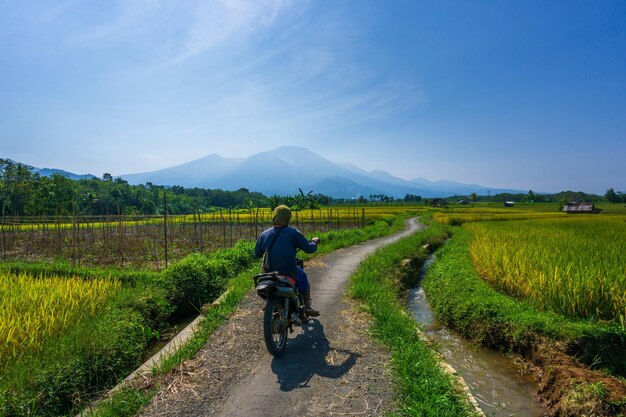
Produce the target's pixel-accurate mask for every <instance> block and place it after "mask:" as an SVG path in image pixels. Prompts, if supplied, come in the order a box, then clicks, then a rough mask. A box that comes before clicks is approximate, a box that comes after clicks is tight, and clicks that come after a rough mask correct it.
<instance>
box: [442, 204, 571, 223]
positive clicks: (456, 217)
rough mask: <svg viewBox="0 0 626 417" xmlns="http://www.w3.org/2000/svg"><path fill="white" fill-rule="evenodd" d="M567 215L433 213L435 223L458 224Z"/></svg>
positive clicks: (513, 211) (483, 211) (470, 211)
mask: <svg viewBox="0 0 626 417" xmlns="http://www.w3.org/2000/svg"><path fill="white" fill-rule="evenodd" d="M563 217H567V214H566V213H561V212H556V211H555V212H547V211H530V210H519V209H517V208H515V209H509V210H503V209H464V210H463V209H459V210H446V211H440V212H437V213H434V214H433V220H435V221H436V222H437V223H441V224H448V225H451V226H460V225H462V224H464V223H474V222H486V221H489V222H493V221H498V222H502V221H508V220H533V219H558V218H563Z"/></svg>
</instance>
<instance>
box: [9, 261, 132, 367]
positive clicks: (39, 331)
mask: <svg viewBox="0 0 626 417" xmlns="http://www.w3.org/2000/svg"><path fill="white" fill-rule="evenodd" d="M119 290H120V285H119V282H118V281H116V280H102V279H95V280H90V281H84V280H81V279H79V278H76V277H71V278H61V277H54V276H53V277H47V278H44V277H40V278H35V277H33V276H30V275H27V274H23V273H22V274H18V275H16V274H6V273H0V294H2V297H0V341H2V343H1V344H0V371H4V370H5V369H4V368H5V367H6V366H7V365H8V364H12V363H14V362H15V361H17V360H19V359H20V358H22V357H24V356H31V355H34V354H36V353H37V352H39V351H40V349H41V347H42V344H43V343H44V341H45V340H47V339H48V338H49V337H51V336H52V335H54V334H57V333H62V332H64V331H66V330H67V329H68V328H70V327H71V326H73V325H75V324H76V322H77V321H79V320H80V319H81V318H82V317H85V316H86V317H93V316H94V315H95V314H96V312H98V311H99V310H100V309H101V308H102V306H103V305H104V304H105V303H106V302H107V301H108V300H109V299H110V298H111V297H113V296H114V295H115V294H116V293H118V292H119Z"/></svg>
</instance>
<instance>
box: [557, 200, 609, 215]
mask: <svg viewBox="0 0 626 417" xmlns="http://www.w3.org/2000/svg"><path fill="white" fill-rule="evenodd" d="M562 211H564V212H566V213H600V212H602V210H601V209H599V208H596V206H594V204H593V203H578V202H572V203H566V204H565V205H563V209H562Z"/></svg>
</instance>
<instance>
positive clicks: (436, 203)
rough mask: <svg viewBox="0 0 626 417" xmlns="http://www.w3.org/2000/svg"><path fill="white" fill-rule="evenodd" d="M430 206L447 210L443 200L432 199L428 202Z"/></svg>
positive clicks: (446, 203) (445, 202)
mask: <svg viewBox="0 0 626 417" xmlns="http://www.w3.org/2000/svg"><path fill="white" fill-rule="evenodd" d="M430 205H431V206H432V207H439V208H448V202H447V201H446V200H445V199H443V198H433V199H432V200H430Z"/></svg>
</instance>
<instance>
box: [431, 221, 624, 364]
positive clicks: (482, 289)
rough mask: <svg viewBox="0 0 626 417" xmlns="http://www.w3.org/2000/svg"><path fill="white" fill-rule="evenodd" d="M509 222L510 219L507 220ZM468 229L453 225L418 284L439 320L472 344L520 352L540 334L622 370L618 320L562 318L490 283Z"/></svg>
mask: <svg viewBox="0 0 626 417" xmlns="http://www.w3.org/2000/svg"><path fill="white" fill-rule="evenodd" d="M509 226H510V224H509ZM471 241H472V233H471V231H470V230H469V229H466V228H465V227H461V228H455V229H454V237H453V238H452V239H451V240H450V241H449V242H448V243H447V244H446V245H445V246H444V247H443V248H442V249H441V250H440V251H439V252H438V254H437V261H436V262H435V263H434V264H433V265H432V266H431V268H430V269H429V271H428V274H427V275H426V278H425V279H424V282H423V286H424V289H425V290H426V293H427V294H428V300H429V302H430V304H431V306H432V308H433V309H434V311H435V312H436V314H437V317H438V319H439V320H441V321H442V322H443V323H445V324H447V325H449V326H450V327H453V328H455V329H457V330H458V331H460V332H461V333H462V334H463V335H464V336H466V337H467V338H469V339H473V340H475V341H476V342H477V343H480V344H483V345H488V346H493V347H496V348H498V349H501V350H513V351H517V352H521V353H523V352H524V351H526V350H528V349H530V348H531V347H532V346H533V345H534V344H536V343H538V342H539V340H540V339H541V338H542V337H547V338H549V339H552V340H557V341H560V342H561V343H564V344H565V346H566V351H567V352H568V353H570V354H572V355H574V356H576V357H579V358H580V359H581V360H583V361H584V362H586V363H587V364H589V365H593V366H594V367H596V368H603V369H607V370H609V371H611V372H615V373H618V374H621V375H626V351H624V346H625V345H626V331H625V330H624V329H623V328H622V327H621V326H620V325H618V324H616V323H612V324H604V323H597V322H593V321H590V320H582V319H581V320H575V319H567V318H565V317H564V316H562V315H558V314H555V313H552V312H541V311H539V310H537V309H536V308H535V307H533V306H532V305H531V304H529V303H528V302H525V301H523V300H517V299H514V298H512V297H510V296H507V295H504V294H502V293H500V292H498V291H496V290H495V289H494V288H492V287H490V286H489V284H488V283H487V282H485V281H484V280H483V279H481V277H480V276H479V274H478V273H477V272H476V269H475V268H474V265H473V264H472V261H471V258H470V252H469V251H470V244H471Z"/></svg>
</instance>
